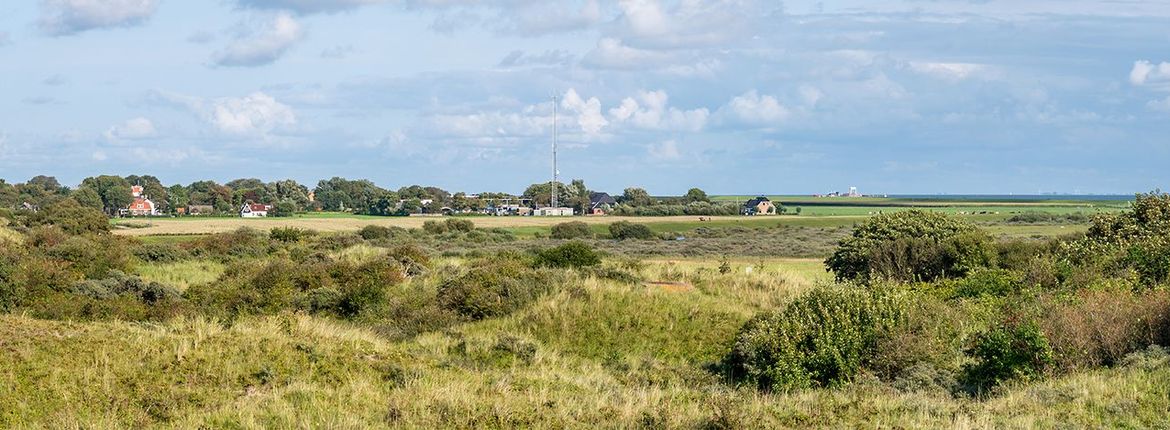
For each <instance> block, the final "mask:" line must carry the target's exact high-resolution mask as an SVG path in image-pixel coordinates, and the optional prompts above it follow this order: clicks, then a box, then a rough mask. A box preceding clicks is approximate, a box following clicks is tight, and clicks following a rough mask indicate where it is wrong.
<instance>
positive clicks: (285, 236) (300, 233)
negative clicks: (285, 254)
mask: <svg viewBox="0 0 1170 430" xmlns="http://www.w3.org/2000/svg"><path fill="white" fill-rule="evenodd" d="M315 235H317V232H315V231H313V230H309V229H303V228H296V227H276V228H273V229H272V230H271V231H270V232H269V233H268V237H269V238H270V239H272V240H276V241H280V242H285V243H288V242H300V241H301V240H302V239H305V238H307V237H311V236H315Z"/></svg>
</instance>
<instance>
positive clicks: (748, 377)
mask: <svg viewBox="0 0 1170 430" xmlns="http://www.w3.org/2000/svg"><path fill="white" fill-rule="evenodd" d="M903 308H904V299H903V297H902V296H900V295H898V294H896V293H892V292H888V291H887V290H884V289H873V290H862V289H855V288H845V287H828V288H818V289H815V290H813V291H812V292H810V293H808V294H807V295H805V296H803V297H801V298H799V299H797V300H796V301H794V302H792V303H791V304H789V305H788V306H786V307H785V308H784V309H783V310H780V311H775V312H770V313H766V314H763V315H760V316H758V317H756V318H753V319H752V320H751V321H749V322H748V323H747V324H745V325H744V327H743V328H742V329H741V330H740V332H739V334H738V335H737V336H736V339H735V344H734V345H733V346H732V350H731V353H730V354H729V355H728V356H727V357H726V358H725V359H724V368H725V369H726V371H727V372H728V374H729V376H730V377H732V378H733V379H735V380H739V381H743V382H749V383H752V384H754V385H756V386H758V387H760V388H761V389H765V390H787V389H797V388H809V387H823V386H830V385H836V384H839V383H842V382H846V381H849V380H851V379H852V378H853V377H854V376H855V375H856V374H857V373H858V371H859V370H860V369H861V368H862V366H864V365H865V364H866V363H867V362H869V361H870V360H871V359H872V357H873V356H874V353H875V346H876V344H877V339H878V337H879V335H880V334H881V333H884V332H886V331H887V330H889V329H891V328H892V327H895V326H897V325H898V324H899V323H901V321H902V319H903V318H904V313H905V312H904V309H903Z"/></svg>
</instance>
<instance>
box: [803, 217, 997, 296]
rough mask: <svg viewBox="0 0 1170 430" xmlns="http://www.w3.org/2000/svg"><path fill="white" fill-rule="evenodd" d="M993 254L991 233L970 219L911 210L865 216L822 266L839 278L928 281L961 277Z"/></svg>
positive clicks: (865, 280)
mask: <svg viewBox="0 0 1170 430" xmlns="http://www.w3.org/2000/svg"><path fill="white" fill-rule="evenodd" d="M994 258H995V248H994V246H993V244H992V241H991V239H990V238H989V237H988V236H987V235H986V234H985V233H982V232H980V231H979V230H978V229H977V228H976V227H975V226H974V225H971V224H969V223H966V222H964V221H961V220H958V219H956V218H951V217H949V216H947V215H943V214H938V213H934V212H925V211H920V210H909V211H903V212H894V213H888V214H881V215H877V216H874V217H872V218H869V219H867V220H866V221H865V222H863V223H862V224H861V225H859V226H857V228H855V229H854V230H853V234H852V235H851V236H849V237H847V238H845V239H843V240H841V242H840V243H839V244H838V246H837V250H836V251H835V252H833V255H832V256H830V257H829V258H828V259H827V260H825V266H826V267H827V268H828V269H829V270H830V271H832V272H834V274H835V275H836V277H837V279H838V280H841V281H845V280H852V281H860V282H869V281H871V280H875V279H885V280H894V281H904V282H905V281H932V280H935V279H940V278H948V277H961V276H963V275H965V274H966V273H967V272H969V271H971V270H972V269H975V268H977V267H985V266H988V265H990V264H991V263H992V262H993V260H994Z"/></svg>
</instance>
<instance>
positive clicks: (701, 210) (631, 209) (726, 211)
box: [610, 202, 740, 216]
mask: <svg viewBox="0 0 1170 430" xmlns="http://www.w3.org/2000/svg"><path fill="white" fill-rule="evenodd" d="M739 211H740V205H739V204H736V203H708V202H691V203H688V204H685V205H668V204H663V205H649V206H631V205H621V206H618V207H616V208H614V209H613V210H612V211H611V212H610V213H611V214H612V215H621V216H679V215H696V216H698V215H712V216H713V215H739Z"/></svg>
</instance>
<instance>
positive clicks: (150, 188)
mask: <svg viewBox="0 0 1170 430" xmlns="http://www.w3.org/2000/svg"><path fill="white" fill-rule="evenodd" d="M126 182H129V183H130V185H139V186H141V187H142V194H144V195H146V196H147V197H149V198H150V200H151V201H153V202H154V204H156V205H158V207H159V210H160V211H163V212H171V205H170V202H169V201H168V200H167V187H165V186H163V184H162V181H159V180H158V178H156V177H154V176H151V175H142V176H138V175H130V176H127V177H126Z"/></svg>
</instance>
